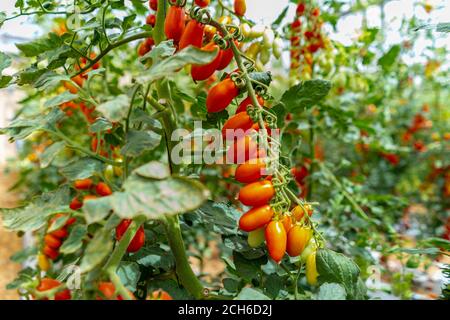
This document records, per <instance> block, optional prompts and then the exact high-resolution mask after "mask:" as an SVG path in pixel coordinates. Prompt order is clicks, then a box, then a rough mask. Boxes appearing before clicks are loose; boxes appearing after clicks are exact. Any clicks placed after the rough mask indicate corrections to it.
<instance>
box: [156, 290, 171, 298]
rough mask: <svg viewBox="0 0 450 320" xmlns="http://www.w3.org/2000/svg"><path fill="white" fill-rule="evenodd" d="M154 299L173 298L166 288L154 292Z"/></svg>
mask: <svg viewBox="0 0 450 320" xmlns="http://www.w3.org/2000/svg"><path fill="white" fill-rule="evenodd" d="M152 300H173V299H172V297H171V296H170V294H168V293H167V292H165V291H164V290H161V289H159V290H156V291H153V292H152Z"/></svg>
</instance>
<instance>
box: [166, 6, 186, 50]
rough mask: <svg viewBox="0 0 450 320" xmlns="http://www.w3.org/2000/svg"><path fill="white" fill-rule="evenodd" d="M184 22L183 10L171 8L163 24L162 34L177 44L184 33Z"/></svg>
mask: <svg viewBox="0 0 450 320" xmlns="http://www.w3.org/2000/svg"><path fill="white" fill-rule="evenodd" d="M185 21H186V15H185V13H184V8H182V7H178V6H171V7H170V8H169V11H168V12H167V16H166V20H165V22H164V32H165V34H166V37H167V39H172V40H173V41H174V42H179V41H180V39H181V36H182V35H183V32H184V24H185Z"/></svg>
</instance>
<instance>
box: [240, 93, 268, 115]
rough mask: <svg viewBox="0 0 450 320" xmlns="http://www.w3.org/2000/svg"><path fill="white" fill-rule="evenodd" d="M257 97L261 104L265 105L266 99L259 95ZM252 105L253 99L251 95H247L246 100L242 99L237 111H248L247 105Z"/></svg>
mask: <svg viewBox="0 0 450 320" xmlns="http://www.w3.org/2000/svg"><path fill="white" fill-rule="evenodd" d="M256 98H257V100H258V103H259V105H260V106H264V99H263V98H261V97H260V96H258V95H257V96H256ZM252 105H253V102H252V99H251V98H250V97H247V98H245V99H244V100H242V102H241V103H240V104H239V107H238V108H237V109H236V113H239V112H243V111H247V107H248V106H252Z"/></svg>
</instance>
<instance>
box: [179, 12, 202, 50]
mask: <svg viewBox="0 0 450 320" xmlns="http://www.w3.org/2000/svg"><path fill="white" fill-rule="evenodd" d="M204 30H205V26H204V25H203V24H202V23H200V22H198V21H197V20H194V19H192V20H191V21H189V22H188V24H187V25H186V29H185V30H184V32H183V35H182V36H181V39H180V44H179V46H178V49H179V50H182V49H184V48H186V47H187V46H194V47H197V48H200V47H201V46H202V44H203V34H204V32H205V31H204Z"/></svg>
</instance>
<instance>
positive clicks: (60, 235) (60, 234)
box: [49, 228, 69, 239]
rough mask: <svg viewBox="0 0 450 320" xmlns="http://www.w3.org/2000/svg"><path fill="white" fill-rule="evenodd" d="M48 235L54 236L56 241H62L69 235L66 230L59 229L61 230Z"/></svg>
mask: <svg viewBox="0 0 450 320" xmlns="http://www.w3.org/2000/svg"><path fill="white" fill-rule="evenodd" d="M49 234H51V235H52V236H54V237H56V238H58V239H64V238H66V237H67V236H68V235H69V232H68V231H67V229H66V228H61V229H58V230H55V231H52V232H50V233H49Z"/></svg>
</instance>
